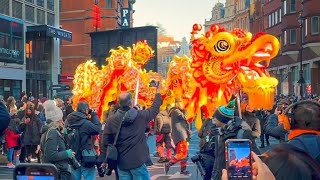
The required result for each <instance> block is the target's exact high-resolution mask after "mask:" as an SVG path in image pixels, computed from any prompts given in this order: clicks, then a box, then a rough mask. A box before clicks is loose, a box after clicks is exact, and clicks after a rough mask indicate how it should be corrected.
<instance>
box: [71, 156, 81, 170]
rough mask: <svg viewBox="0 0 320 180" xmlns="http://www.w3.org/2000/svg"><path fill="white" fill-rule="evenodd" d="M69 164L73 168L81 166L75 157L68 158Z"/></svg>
mask: <svg viewBox="0 0 320 180" xmlns="http://www.w3.org/2000/svg"><path fill="white" fill-rule="evenodd" d="M70 165H71V166H72V167H73V169H79V168H80V167H81V164H80V163H79V161H78V160H77V159H76V158H75V157H73V158H72V159H71V160H70Z"/></svg>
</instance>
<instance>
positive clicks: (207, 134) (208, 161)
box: [198, 119, 217, 180]
mask: <svg viewBox="0 0 320 180" xmlns="http://www.w3.org/2000/svg"><path fill="white" fill-rule="evenodd" d="M216 127H217V126H216V123H215V121H214V120H213V119H207V120H205V121H203V124H202V126H201V129H200V130H199V132H198V136H199V138H200V144H199V147H200V157H201V158H200V163H201V164H202V166H203V168H204V170H205V176H204V177H203V179H204V180H210V179H211V176H212V170H213V165H214V151H215V134H216V133H215V130H216Z"/></svg>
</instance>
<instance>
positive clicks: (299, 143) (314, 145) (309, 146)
mask: <svg viewBox="0 0 320 180" xmlns="http://www.w3.org/2000/svg"><path fill="white" fill-rule="evenodd" d="M288 143H289V144H291V145H293V146H295V147H297V148H299V149H301V150H303V151H305V152H306V153H308V154H309V155H310V156H311V157H312V158H314V159H315V160H316V161H317V162H318V163H320V136H319V135H315V134H302V135H300V136H297V137H295V138H293V139H291V140H289V142H288Z"/></svg>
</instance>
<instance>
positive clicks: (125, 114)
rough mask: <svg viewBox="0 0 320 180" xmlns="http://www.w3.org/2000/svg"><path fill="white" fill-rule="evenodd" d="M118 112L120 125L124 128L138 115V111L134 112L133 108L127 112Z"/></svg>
mask: <svg viewBox="0 0 320 180" xmlns="http://www.w3.org/2000/svg"><path fill="white" fill-rule="evenodd" d="M118 112H119V113H120V114H122V117H123V120H122V123H123V125H124V126H128V125H130V124H132V123H133V122H134V120H135V119H136V117H137V115H138V110H136V109H135V108H130V109H129V110H128V111H123V110H120V109H119V110H118Z"/></svg>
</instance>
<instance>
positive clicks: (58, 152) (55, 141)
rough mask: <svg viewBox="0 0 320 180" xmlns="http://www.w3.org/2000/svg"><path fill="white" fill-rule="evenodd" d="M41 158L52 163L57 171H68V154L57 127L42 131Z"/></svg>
mask: <svg viewBox="0 0 320 180" xmlns="http://www.w3.org/2000/svg"><path fill="white" fill-rule="evenodd" d="M43 135H44V138H42V140H43V141H44V143H43V144H44V147H43V156H42V157H43V159H42V161H43V162H44V163H52V164H54V165H55V166H56V167H57V168H58V170H59V171H68V168H69V165H68V161H69V158H68V154H67V152H66V145H65V141H64V137H63V135H62V134H61V133H60V131H59V130H58V129H50V130H48V132H47V133H44V134H43Z"/></svg>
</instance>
